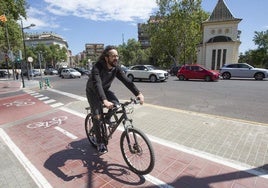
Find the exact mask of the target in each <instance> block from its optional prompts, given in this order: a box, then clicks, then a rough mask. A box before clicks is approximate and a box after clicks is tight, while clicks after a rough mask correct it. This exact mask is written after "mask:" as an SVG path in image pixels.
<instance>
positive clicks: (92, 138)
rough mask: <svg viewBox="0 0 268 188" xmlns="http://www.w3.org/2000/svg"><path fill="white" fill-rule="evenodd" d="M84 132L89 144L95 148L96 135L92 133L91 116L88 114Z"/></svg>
mask: <svg viewBox="0 0 268 188" xmlns="http://www.w3.org/2000/svg"><path fill="white" fill-rule="evenodd" d="M85 131H86V134H87V138H88V140H89V142H90V143H91V144H92V145H93V146H94V147H97V137H96V134H95V132H94V128H93V122H92V115H91V114H88V115H87V117H86V119H85Z"/></svg>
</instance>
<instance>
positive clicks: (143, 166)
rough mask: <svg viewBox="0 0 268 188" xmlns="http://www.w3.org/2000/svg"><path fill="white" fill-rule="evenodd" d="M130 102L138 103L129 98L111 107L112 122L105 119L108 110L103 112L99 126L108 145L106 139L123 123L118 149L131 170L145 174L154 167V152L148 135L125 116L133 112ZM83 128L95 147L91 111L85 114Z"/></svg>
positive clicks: (95, 141)
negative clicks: (117, 105)
mask: <svg viewBox="0 0 268 188" xmlns="http://www.w3.org/2000/svg"><path fill="white" fill-rule="evenodd" d="M131 104H133V105H134V104H139V101H138V100H136V99H130V100H129V101H126V102H124V103H120V105H119V107H115V108H113V110H112V117H113V120H114V121H113V122H110V121H109V122H108V121H107V120H105V117H106V115H107V113H108V112H104V113H103V116H104V117H103V118H102V120H101V123H100V125H99V126H101V129H100V130H101V135H102V137H103V138H104V140H105V144H106V145H108V141H109V139H111V138H112V135H113V133H114V132H115V130H116V129H117V128H118V126H119V125H120V124H121V123H122V124H123V127H124V131H123V132H122V134H121V137H120V149H121V153H122V155H123V158H124V161H125V162H126V164H127V165H128V166H129V168H130V170H131V171H133V172H134V173H136V174H139V175H145V174H149V173H150V172H151V171H152V170H153V168H154V164H155V154H154V150H153V147H152V144H151V142H150V140H149V139H148V137H147V136H146V135H145V134H144V133H143V132H142V131H141V130H139V129H137V128H135V127H134V126H133V123H132V119H129V118H128V116H127V114H130V113H132V112H133V109H134V108H133V106H132V108H130V105H131ZM86 110H87V112H88V111H89V110H90V107H87V108H86ZM85 130H86V134H87V138H88V140H89V142H90V143H91V144H92V145H93V146H94V147H97V139H96V135H95V133H94V127H93V123H92V113H91V112H89V113H88V114H87V116H86V119H85Z"/></svg>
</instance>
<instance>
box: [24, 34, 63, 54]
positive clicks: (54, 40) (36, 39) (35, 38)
mask: <svg viewBox="0 0 268 188" xmlns="http://www.w3.org/2000/svg"><path fill="white" fill-rule="evenodd" d="M38 44H44V45H46V46H49V45H56V44H58V45H59V46H60V47H61V48H63V47H64V48H66V49H67V50H68V43H67V41H66V40H64V39H63V38H62V37H60V36H59V35H57V34H55V33H48V32H43V33H25V45H26V46H28V47H36V46H37V45H38Z"/></svg>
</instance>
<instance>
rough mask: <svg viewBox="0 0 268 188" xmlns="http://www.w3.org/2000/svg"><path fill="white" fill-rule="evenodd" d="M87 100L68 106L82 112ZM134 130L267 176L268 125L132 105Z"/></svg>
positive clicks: (165, 142)
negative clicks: (136, 129)
mask: <svg viewBox="0 0 268 188" xmlns="http://www.w3.org/2000/svg"><path fill="white" fill-rule="evenodd" d="M86 106H88V103H87V101H78V102H75V103H72V104H71V105H69V106H68V108H72V109H73V110H75V111H78V112H80V113H85V110H84V109H85V107H86ZM132 116H133V120H134V125H135V127H137V128H139V129H141V130H143V131H144V132H145V133H146V134H148V135H150V137H151V140H154V141H155V142H158V143H160V144H163V145H166V146H169V147H171V148H175V149H177V150H180V151H184V152H187V153H191V154H193V155H196V156H200V157H203V158H206V159H209V160H212V161H216V162H219V163H222V164H224V165H228V166H232V167H234V168H237V169H240V170H244V169H253V168H254V169H255V168H257V169H255V170H256V173H257V174H263V175H267V177H268V165H267V164H268V124H263V123H256V122H249V121H243V120H238V119H231V118H226V117H219V116H214V115H208V114H201V113H195V112H189V111H183V110H178V109H171V108H166V107H161V106H155V105H150V104H145V105H143V106H135V111H134V113H133V115H132Z"/></svg>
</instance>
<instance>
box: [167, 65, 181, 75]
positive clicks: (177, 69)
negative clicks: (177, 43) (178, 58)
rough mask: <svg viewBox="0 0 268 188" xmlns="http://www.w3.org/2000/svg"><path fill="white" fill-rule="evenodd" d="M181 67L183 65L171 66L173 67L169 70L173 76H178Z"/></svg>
mask: <svg viewBox="0 0 268 188" xmlns="http://www.w3.org/2000/svg"><path fill="white" fill-rule="evenodd" d="M180 68H181V65H178V66H173V67H171V69H170V70H169V74H170V75H171V76H176V75H177V73H178V71H179V69H180Z"/></svg>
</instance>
